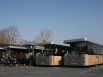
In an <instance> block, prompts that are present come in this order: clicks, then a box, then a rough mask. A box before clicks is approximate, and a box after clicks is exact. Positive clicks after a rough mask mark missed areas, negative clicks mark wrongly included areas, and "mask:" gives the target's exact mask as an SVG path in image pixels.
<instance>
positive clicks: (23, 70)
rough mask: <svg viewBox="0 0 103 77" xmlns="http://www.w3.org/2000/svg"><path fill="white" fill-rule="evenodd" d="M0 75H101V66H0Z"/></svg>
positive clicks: (13, 76) (96, 76) (58, 76)
mask: <svg viewBox="0 0 103 77" xmlns="http://www.w3.org/2000/svg"><path fill="white" fill-rule="evenodd" d="M0 77H103V67H102V66H97V67H95V66H93V67H86V68H82V67H37V66H17V67H15V66H12V67H9V66H0Z"/></svg>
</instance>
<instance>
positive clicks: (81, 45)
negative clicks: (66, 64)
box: [70, 42, 88, 54]
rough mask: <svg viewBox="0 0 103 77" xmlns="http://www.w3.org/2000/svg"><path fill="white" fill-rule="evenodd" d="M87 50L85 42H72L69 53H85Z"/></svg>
mask: <svg viewBox="0 0 103 77" xmlns="http://www.w3.org/2000/svg"><path fill="white" fill-rule="evenodd" d="M87 51H88V50H87V44H86V42H74V43H71V44H70V53H71V54H86V53H87Z"/></svg>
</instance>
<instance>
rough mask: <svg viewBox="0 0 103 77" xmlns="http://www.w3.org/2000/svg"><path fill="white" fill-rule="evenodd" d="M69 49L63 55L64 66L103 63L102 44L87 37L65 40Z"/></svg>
mask: <svg viewBox="0 0 103 77" xmlns="http://www.w3.org/2000/svg"><path fill="white" fill-rule="evenodd" d="M64 43H66V44H69V45H70V51H69V52H68V53H67V54H65V55H64V65H65V66H91V65H98V64H103V46H102V45H100V44H97V43H95V42H92V41H90V40H88V39H87V38H81V39H72V40H65V41H64Z"/></svg>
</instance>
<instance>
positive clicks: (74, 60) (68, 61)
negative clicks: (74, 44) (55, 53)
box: [64, 55, 85, 66]
mask: <svg viewBox="0 0 103 77" xmlns="http://www.w3.org/2000/svg"><path fill="white" fill-rule="evenodd" d="M84 61H85V59H84V57H83V55H64V65H67V66H68V65H69V66H84Z"/></svg>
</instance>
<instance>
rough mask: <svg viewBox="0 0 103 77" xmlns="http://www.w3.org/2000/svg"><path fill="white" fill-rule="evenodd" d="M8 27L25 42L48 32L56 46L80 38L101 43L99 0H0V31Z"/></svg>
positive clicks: (102, 10) (102, 3)
mask: <svg viewBox="0 0 103 77" xmlns="http://www.w3.org/2000/svg"><path fill="white" fill-rule="evenodd" d="M12 25H15V26H16V27H17V28H18V29H19V31H20V34H21V36H22V37H23V38H24V39H27V40H33V39H34V38H35V37H36V36H37V35H38V33H39V32H40V31H41V30H42V29H51V30H52V32H53V38H54V39H53V40H54V41H56V42H58V43H59V42H63V40H67V39H72V38H81V37H88V38H90V39H93V40H96V41H97V42H100V43H101V42H102V43H103V0H0V29H3V28H6V27H9V26H12Z"/></svg>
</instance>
